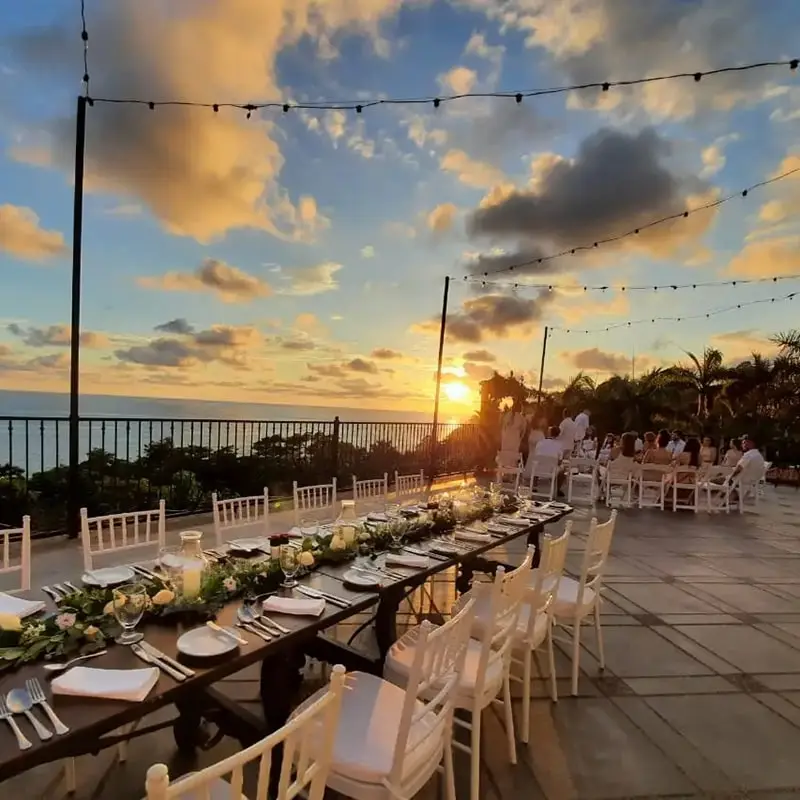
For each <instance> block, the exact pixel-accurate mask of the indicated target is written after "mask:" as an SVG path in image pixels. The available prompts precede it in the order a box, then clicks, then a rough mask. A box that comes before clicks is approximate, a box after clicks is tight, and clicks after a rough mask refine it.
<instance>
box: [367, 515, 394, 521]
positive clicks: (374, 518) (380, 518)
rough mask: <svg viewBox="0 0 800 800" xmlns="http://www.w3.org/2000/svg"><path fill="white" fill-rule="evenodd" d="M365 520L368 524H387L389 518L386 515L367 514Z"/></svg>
mask: <svg viewBox="0 0 800 800" xmlns="http://www.w3.org/2000/svg"><path fill="white" fill-rule="evenodd" d="M367 519H368V520H369V521H370V522H388V521H389V517H387V516H386V514H367Z"/></svg>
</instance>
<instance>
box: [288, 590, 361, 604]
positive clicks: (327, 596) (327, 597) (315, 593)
mask: <svg viewBox="0 0 800 800" xmlns="http://www.w3.org/2000/svg"><path fill="white" fill-rule="evenodd" d="M294 590H295V591H296V592H297V593H298V594H302V595H304V596H305V597H310V598H312V599H313V600H324V601H325V602H326V603H330V604H331V605H334V606H338V607H339V608H350V606H351V605H352V602H351V601H350V600H345V599H344V597H339V596H338V595H335V594H331V593H330V592H323V591H321V590H320V589H312V588H311V587H310V586H304V585H303V584H298V585H297V586H295V587H294Z"/></svg>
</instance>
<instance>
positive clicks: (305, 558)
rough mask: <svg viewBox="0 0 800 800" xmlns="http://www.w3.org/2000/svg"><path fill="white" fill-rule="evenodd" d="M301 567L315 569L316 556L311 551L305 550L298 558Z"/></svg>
mask: <svg viewBox="0 0 800 800" xmlns="http://www.w3.org/2000/svg"><path fill="white" fill-rule="evenodd" d="M297 561H298V562H299V564H300V566H301V567H313V566H314V556H313V554H312V553H311V551H310V550H304V551H303V552H302V553H300V555H299V556H298V558H297Z"/></svg>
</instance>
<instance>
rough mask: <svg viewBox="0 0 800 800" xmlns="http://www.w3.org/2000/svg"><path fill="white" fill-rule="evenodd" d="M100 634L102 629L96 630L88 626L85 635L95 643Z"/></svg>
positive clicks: (92, 626)
mask: <svg viewBox="0 0 800 800" xmlns="http://www.w3.org/2000/svg"><path fill="white" fill-rule="evenodd" d="M99 633H100V628H95V626H94V625H87V626H86V629H85V630H84V632H83V635H84V636H85V637H86V638H87V639H88V640H89V641H90V642H93V641H94V640H95V639H96V638H97V635H98V634H99Z"/></svg>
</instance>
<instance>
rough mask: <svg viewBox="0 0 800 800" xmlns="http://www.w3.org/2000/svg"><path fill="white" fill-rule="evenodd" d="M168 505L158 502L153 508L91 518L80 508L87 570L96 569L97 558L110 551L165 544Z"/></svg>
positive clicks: (158, 546) (118, 551)
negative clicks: (155, 507) (156, 506)
mask: <svg viewBox="0 0 800 800" xmlns="http://www.w3.org/2000/svg"><path fill="white" fill-rule="evenodd" d="M166 517H167V512H166V504H165V502H164V501H163V500H161V501H159V504H158V508H157V509H153V510H151V511H130V512H127V513H124V514H106V515H105V516H101V517H90V516H89V512H88V511H87V509H85V508H82V509H81V540H82V543H83V566H84V569H87V570H91V569H93V568H94V567H93V564H94V559H95V558H97V557H98V556H107V555H109V554H111V553H127V552H128V551H129V550H136V549H141V548H144V547H152V548H156V549H160V548H162V547H164V544H165V540H166Z"/></svg>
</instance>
